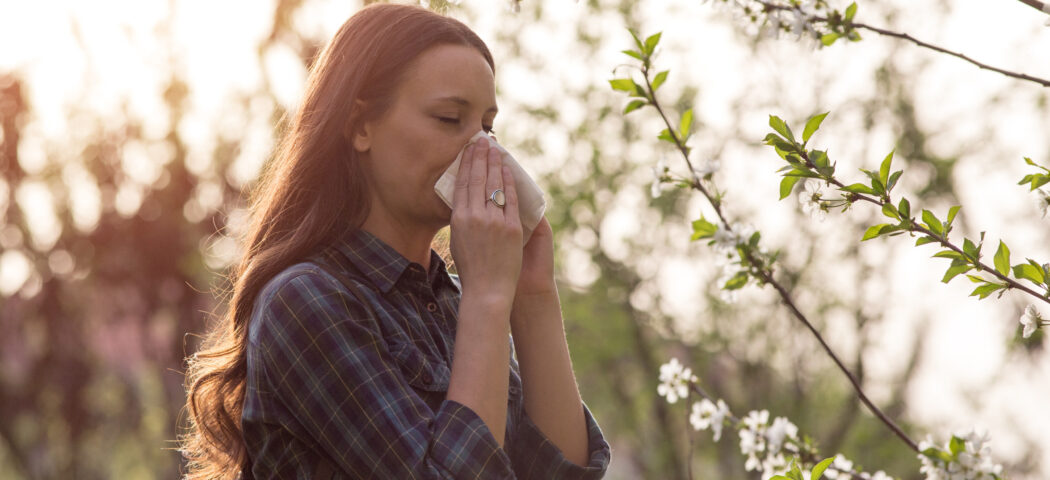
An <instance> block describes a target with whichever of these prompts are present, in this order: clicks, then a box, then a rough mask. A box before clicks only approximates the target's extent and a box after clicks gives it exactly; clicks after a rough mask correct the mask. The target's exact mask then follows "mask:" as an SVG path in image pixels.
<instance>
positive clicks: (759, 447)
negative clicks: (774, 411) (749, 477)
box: [739, 410, 798, 478]
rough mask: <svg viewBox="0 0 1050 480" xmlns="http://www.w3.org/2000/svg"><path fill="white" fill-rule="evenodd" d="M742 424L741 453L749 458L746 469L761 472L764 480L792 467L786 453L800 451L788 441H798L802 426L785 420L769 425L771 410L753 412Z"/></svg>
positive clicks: (779, 418) (745, 465) (740, 432)
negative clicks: (799, 429)
mask: <svg viewBox="0 0 1050 480" xmlns="http://www.w3.org/2000/svg"><path fill="white" fill-rule="evenodd" d="M740 423H741V425H743V428H741V429H740V431H739V435H740V452H741V453H743V454H744V455H745V456H746V457H747V460H746V461H745V462H744V469H746V470H748V471H752V470H760V471H762V476H763V478H765V477H768V476H770V475H776V474H779V473H784V471H785V470H786V469H787V467H788V465H789V464H788V461H787V458H786V457H785V456H784V452H785V451H791V452H794V453H797V451H798V448H797V447H795V446H794V445H793V444H789V443H787V440H788V439H791V440H798V427H796V426H795V425H794V424H792V423H791V422H790V421H788V420H787V419H786V418H783V417H777V418H776V419H775V420H773V425H769V411H768V410H761V411H751V412H750V413H748V414H747V417H745V418H744V419H743V420H741V422H740ZM789 447H790V448H789Z"/></svg>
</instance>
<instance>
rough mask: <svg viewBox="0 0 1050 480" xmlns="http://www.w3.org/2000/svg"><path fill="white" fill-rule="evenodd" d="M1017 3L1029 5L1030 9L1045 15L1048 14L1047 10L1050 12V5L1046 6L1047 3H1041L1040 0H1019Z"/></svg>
mask: <svg viewBox="0 0 1050 480" xmlns="http://www.w3.org/2000/svg"><path fill="white" fill-rule="evenodd" d="M1017 1H1019V2H1021V3H1023V4H1025V5H1028V6H1029V7H1032V8H1034V9H1036V10H1039V11H1040V12H1043V13H1047V10H1050V7H1048V5H1050V4H1046V3H1043V2H1040V1H1039V0H1017Z"/></svg>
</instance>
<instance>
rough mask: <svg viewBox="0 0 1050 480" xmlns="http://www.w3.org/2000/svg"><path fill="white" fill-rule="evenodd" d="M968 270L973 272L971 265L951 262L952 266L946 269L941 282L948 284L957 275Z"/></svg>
mask: <svg viewBox="0 0 1050 480" xmlns="http://www.w3.org/2000/svg"><path fill="white" fill-rule="evenodd" d="M970 270H973V265H969V264H967V263H964V262H958V261H955V262H952V266H950V267H948V270H947V271H945V272H944V278H942V279H941V282H943V283H948V282H950V281H951V280H952V279H953V278H955V277H956V276H958V275H959V274H962V273H966V272H969V271H970Z"/></svg>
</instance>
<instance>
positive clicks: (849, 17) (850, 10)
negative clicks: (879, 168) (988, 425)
mask: <svg viewBox="0 0 1050 480" xmlns="http://www.w3.org/2000/svg"><path fill="white" fill-rule="evenodd" d="M856 14H857V2H853V3H851V4H849V6H848V7H846V21H847V22H852V21H853V16H854V15H856ZM813 480H816V479H813Z"/></svg>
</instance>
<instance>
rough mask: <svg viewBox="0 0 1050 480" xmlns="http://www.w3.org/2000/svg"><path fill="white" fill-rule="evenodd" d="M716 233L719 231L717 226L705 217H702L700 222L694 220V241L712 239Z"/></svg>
mask: <svg viewBox="0 0 1050 480" xmlns="http://www.w3.org/2000/svg"><path fill="white" fill-rule="evenodd" d="M716 231H718V226H717V225H715V224H713V223H711V222H709V221H707V219H706V218H704V217H700V219H699V220H693V236H692V240H700V239H702V238H708V237H712V236H714V234H715V232H716Z"/></svg>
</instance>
